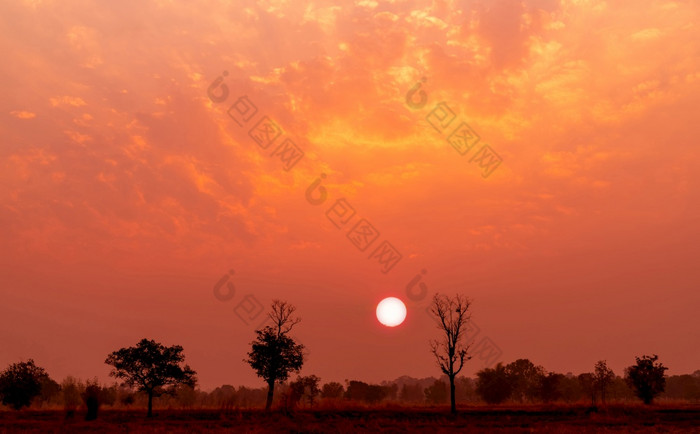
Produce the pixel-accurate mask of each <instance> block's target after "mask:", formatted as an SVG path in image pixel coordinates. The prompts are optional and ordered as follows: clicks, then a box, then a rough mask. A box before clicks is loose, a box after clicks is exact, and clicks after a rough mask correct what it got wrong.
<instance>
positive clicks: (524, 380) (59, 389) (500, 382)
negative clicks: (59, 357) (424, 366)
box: [29, 359, 700, 414]
mask: <svg viewBox="0 0 700 434" xmlns="http://www.w3.org/2000/svg"><path fill="white" fill-rule="evenodd" d="M32 363H33V362H32ZM38 369H40V368H38ZM267 391H268V390H267V388H266V387H260V388H251V387H245V386H239V387H234V386H231V385H223V386H220V387H217V388H215V389H214V390H212V391H209V392H207V391H202V390H200V389H196V388H193V387H191V386H187V385H180V386H178V387H174V388H172V389H171V390H169V391H168V393H166V394H164V395H162V396H159V397H157V398H156V399H155V403H154V404H155V405H156V407H158V408H172V409H192V408H215V409H246V408H263V407H264V406H265V403H266V397H267ZM603 395H605V397H604V398H603ZM455 397H456V401H457V403H458V404H461V405H479V404H484V403H486V404H489V403H491V404H493V403H505V404H509V403H594V404H597V403H601V402H602V400H603V399H605V400H606V402H636V401H637V396H636V395H635V391H634V390H633V389H632V388H631V387H630V386H629V384H628V381H627V380H626V379H625V378H624V377H621V376H619V375H614V374H613V375H612V376H611V377H609V381H608V382H606V383H605V388H604V389H602V388H601V384H600V383H596V372H595V371H593V372H590V373H582V374H579V375H574V374H572V373H567V374H560V373H553V372H546V371H545V370H544V368H542V367H541V366H536V365H534V364H533V363H532V362H530V361H529V360H527V359H519V360H516V361H514V362H512V363H509V364H507V365H497V366H495V367H494V368H488V369H484V370H481V371H479V372H478V373H477V376H476V377H475V378H469V377H463V376H462V377H457V379H456V396H455ZM90 399H93V400H97V401H98V402H99V404H100V406H102V407H104V408H113V409H130V408H138V409H142V408H145V407H146V406H147V402H148V397H147V395H146V394H145V393H143V392H138V391H136V390H134V389H132V388H129V387H124V386H119V385H117V384H116V383H115V384H111V385H106V384H99V382H98V381H97V380H96V379H93V380H88V381H82V380H79V379H76V378H73V377H67V378H65V379H64V380H63V381H61V382H60V383H58V382H56V381H54V380H53V379H51V378H50V377H49V376H48V375H40V390H39V394H38V395H36V396H34V397H33V398H32V399H31V401H30V403H29V406H30V407H31V408H35V409H41V408H53V409H56V408H60V409H65V410H66V411H67V413H68V414H71V413H74V412H76V411H77V410H78V409H85V408H87V406H88V404H87V403H88V400H90ZM657 400H661V401H664V400H667V401H687V402H694V403H697V402H700V370H698V371H695V372H694V373H693V374H690V375H672V376H667V377H666V387H665V391H664V392H663V393H661V394H660V395H659V396H658V397H657ZM274 403H275V405H276V406H277V407H278V408H316V407H319V406H329V405H332V406H343V405H358V404H359V405H368V406H373V405H378V404H379V405H381V404H388V403H397V404H403V405H446V404H448V403H449V382H448V381H447V378H446V377H442V378H435V377H428V378H422V379H416V378H412V377H407V376H403V377H400V378H397V379H396V380H393V381H385V382H383V383H381V384H369V383H366V382H363V381H358V380H349V381H345V382H344V384H341V383H338V382H328V383H324V384H321V380H320V379H319V378H318V377H316V376H313V375H311V376H300V377H297V378H296V379H295V380H293V381H289V382H284V383H282V384H280V385H279V386H278V388H277V389H276V391H275V396H274Z"/></svg>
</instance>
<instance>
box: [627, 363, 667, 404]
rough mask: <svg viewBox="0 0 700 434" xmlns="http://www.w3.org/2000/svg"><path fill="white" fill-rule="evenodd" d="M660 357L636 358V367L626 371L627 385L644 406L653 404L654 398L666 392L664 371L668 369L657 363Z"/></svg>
mask: <svg viewBox="0 0 700 434" xmlns="http://www.w3.org/2000/svg"><path fill="white" fill-rule="evenodd" d="M658 359H659V356H657V355H656V354H654V355H653V356H642V357H635V360H636V362H637V364H636V365H632V366H630V367H629V368H627V369H626V370H625V379H626V380H627V384H629V386H630V387H632V388H633V389H634V390H635V393H636V394H637V396H638V397H639V398H640V399H641V400H642V401H644V404H647V405H649V404H651V402H652V401H653V400H654V397H655V396H656V395H658V394H659V393H661V392H663V391H664V388H665V387H666V377H664V371H666V370H667V369H668V368H667V367H665V366H664V365H663V364H661V363H656V361H657V360H658Z"/></svg>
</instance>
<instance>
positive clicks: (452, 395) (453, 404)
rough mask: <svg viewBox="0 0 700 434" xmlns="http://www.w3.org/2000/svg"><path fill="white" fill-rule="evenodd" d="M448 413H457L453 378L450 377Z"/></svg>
mask: <svg viewBox="0 0 700 434" xmlns="http://www.w3.org/2000/svg"><path fill="white" fill-rule="evenodd" d="M450 413H452V414H456V413H457V403H456V402H455V377H454V376H450Z"/></svg>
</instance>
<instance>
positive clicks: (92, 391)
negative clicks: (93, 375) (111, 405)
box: [82, 379, 102, 420]
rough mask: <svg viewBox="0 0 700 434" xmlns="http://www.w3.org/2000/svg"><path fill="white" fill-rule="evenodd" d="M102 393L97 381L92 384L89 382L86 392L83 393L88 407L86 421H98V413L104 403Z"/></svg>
mask: <svg viewBox="0 0 700 434" xmlns="http://www.w3.org/2000/svg"><path fill="white" fill-rule="evenodd" d="M101 391H102V389H101V388H100V385H99V383H98V382H97V379H95V380H94V381H92V382H90V381H88V382H87V384H86V385H85V391H84V392H83V394H82V396H83V401H85V406H86V407H87V413H86V414H85V420H95V419H97V411H98V410H99V409H100V405H101V404H102V402H101V401H100V398H101V396H100V395H101Z"/></svg>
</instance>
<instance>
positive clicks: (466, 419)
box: [0, 405, 700, 433]
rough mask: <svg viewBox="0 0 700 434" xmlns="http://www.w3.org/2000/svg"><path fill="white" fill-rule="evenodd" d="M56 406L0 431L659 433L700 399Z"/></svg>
mask: <svg viewBox="0 0 700 434" xmlns="http://www.w3.org/2000/svg"><path fill="white" fill-rule="evenodd" d="M83 416H84V413H81V412H80V411H78V412H76V413H75V415H74V416H73V417H67V416H66V412H65V411H60V410H42V411H39V410H24V411H20V412H16V411H0V433H15V432H21V433H52V432H53V433H73V432H94V433H97V432H99V433H199V432H236V433H265V432H289V433H301V432H309V433H321V432H340V433H351V432H353V433H354V432H376V431H382V432H396V433H399V432H431V433H441V432H464V431H468V432H494V431H500V432H542V433H555V432H556V433H561V432H564V433H566V432H591V433H592V432H596V433H598V432H620V433H621V432H664V433H680V432H683V433H687V432H697V433H700V405H675V406H674V405H660V406H652V407H644V406H641V405H612V406H609V407H607V408H598V409H597V411H591V409H590V408H588V407H586V406H569V405H567V406H564V405H552V406H509V407H487V406H473V407H461V408H459V411H458V414H457V415H456V416H450V415H449V409H447V408H444V407H439V408H426V407H413V408H407V407H390V406H387V407H382V408H357V409H315V410H298V411H296V412H294V413H291V414H284V413H282V412H279V411H275V412H272V413H270V414H266V413H265V412H263V411H260V410H228V411H223V410H157V411H156V412H155V415H154V417H153V418H151V419H147V418H146V417H145V412H144V411H143V410H138V411H137V410H130V411H125V410H101V411H100V414H99V418H98V420H96V421H90V422H87V421H84V420H83Z"/></svg>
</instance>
